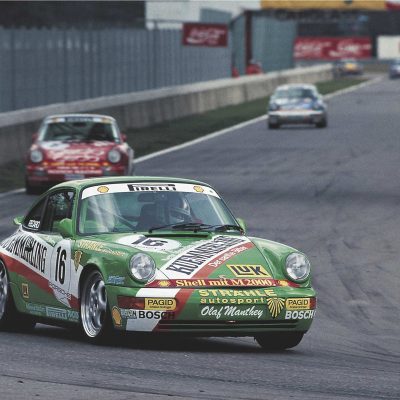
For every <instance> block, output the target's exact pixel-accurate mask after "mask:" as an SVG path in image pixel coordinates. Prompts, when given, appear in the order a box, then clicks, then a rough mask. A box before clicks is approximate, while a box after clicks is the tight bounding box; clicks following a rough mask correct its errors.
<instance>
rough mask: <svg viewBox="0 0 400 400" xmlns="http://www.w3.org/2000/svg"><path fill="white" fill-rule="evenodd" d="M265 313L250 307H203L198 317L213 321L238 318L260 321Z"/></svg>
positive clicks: (262, 309)
mask: <svg viewBox="0 0 400 400" xmlns="http://www.w3.org/2000/svg"><path fill="white" fill-rule="evenodd" d="M264 312H265V308H257V307H256V306H252V307H246V308H242V307H237V306H223V307H215V306H205V307H202V308H201V309H200V315H201V316H202V317H213V318H215V319H221V318H223V319H226V318H238V317H239V318H240V317H251V318H257V319H260V318H261V317H262V316H263V315H264Z"/></svg>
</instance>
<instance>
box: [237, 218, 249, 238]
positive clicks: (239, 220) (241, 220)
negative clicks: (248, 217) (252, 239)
mask: <svg viewBox="0 0 400 400" xmlns="http://www.w3.org/2000/svg"><path fill="white" fill-rule="evenodd" d="M236 221H237V222H238V224H239V226H240V227H241V228H242V229H243V231H244V233H245V234H246V233H247V226H246V222H244V220H243V219H242V218H236Z"/></svg>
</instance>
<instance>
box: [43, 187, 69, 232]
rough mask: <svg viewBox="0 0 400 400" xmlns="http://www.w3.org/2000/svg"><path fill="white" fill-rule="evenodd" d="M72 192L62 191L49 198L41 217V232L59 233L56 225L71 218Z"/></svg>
mask: <svg viewBox="0 0 400 400" xmlns="http://www.w3.org/2000/svg"><path fill="white" fill-rule="evenodd" d="M73 199H74V192H72V191H63V192H57V193H54V194H52V195H51V196H49V200H48V202H47V206H46V211H45V213H44V217H43V224H42V229H41V230H42V231H45V232H54V233H55V232H59V230H58V225H59V224H60V221H61V220H63V219H64V218H71V216H72V206H73Z"/></svg>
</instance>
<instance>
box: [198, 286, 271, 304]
mask: <svg viewBox="0 0 400 400" xmlns="http://www.w3.org/2000/svg"><path fill="white" fill-rule="evenodd" d="M199 295H200V297H201V298H200V304H237V305H243V304H244V305H251V304H267V301H268V299H269V297H268V296H274V297H275V296H276V294H275V292H274V291H273V289H253V290H231V289H209V290H205V289H200V290H199Z"/></svg>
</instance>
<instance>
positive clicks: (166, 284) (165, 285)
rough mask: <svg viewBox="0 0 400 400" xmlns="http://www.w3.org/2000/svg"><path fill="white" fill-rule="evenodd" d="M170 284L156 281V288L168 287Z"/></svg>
mask: <svg viewBox="0 0 400 400" xmlns="http://www.w3.org/2000/svg"><path fill="white" fill-rule="evenodd" d="M170 285H171V283H170V282H169V281H158V286H160V287H168V286H170Z"/></svg>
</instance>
